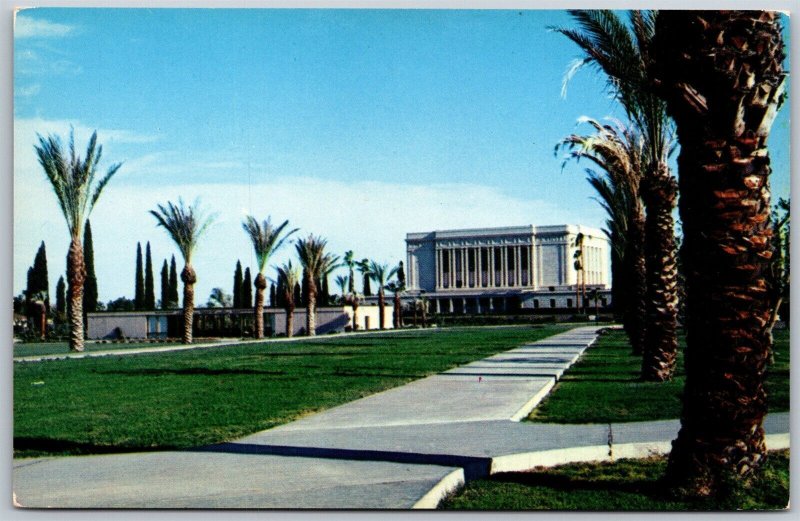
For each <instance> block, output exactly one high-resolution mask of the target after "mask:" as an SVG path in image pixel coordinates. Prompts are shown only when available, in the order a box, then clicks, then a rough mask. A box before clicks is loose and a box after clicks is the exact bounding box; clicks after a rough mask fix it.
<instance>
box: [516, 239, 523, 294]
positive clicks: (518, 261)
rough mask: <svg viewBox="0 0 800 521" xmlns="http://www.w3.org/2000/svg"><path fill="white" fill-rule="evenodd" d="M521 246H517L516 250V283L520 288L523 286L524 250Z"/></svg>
mask: <svg viewBox="0 0 800 521" xmlns="http://www.w3.org/2000/svg"><path fill="white" fill-rule="evenodd" d="M521 248H522V247H521V246H517V247H516V248H514V275H515V277H514V280H515V281H516V286H517V287H519V286H521V285H522V250H521Z"/></svg>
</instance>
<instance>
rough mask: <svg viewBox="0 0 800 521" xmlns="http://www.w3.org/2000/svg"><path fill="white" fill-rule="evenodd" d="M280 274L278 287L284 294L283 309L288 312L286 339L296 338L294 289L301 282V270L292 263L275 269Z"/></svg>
mask: <svg viewBox="0 0 800 521" xmlns="http://www.w3.org/2000/svg"><path fill="white" fill-rule="evenodd" d="M275 269H276V270H277V272H278V280H277V283H276V286H278V288H279V291H282V292H283V307H284V309H285V310H286V337H287V338H291V337H292V336H294V309H295V300H294V287H295V286H297V284H298V283H299V282H300V268H299V267H297V266H292V261H289V262H287V263H286V264H284V265H283V266H279V267H277V268H275Z"/></svg>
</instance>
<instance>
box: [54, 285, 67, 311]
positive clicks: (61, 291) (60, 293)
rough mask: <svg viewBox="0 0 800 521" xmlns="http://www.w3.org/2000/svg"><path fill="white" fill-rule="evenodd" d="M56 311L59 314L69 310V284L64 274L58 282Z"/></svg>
mask: <svg viewBox="0 0 800 521" xmlns="http://www.w3.org/2000/svg"><path fill="white" fill-rule="evenodd" d="M56 311H57V312H58V313H59V315H63V314H65V313H66V312H67V285H66V283H65V282H64V277H63V276H62V277H59V278H58V283H57V284H56Z"/></svg>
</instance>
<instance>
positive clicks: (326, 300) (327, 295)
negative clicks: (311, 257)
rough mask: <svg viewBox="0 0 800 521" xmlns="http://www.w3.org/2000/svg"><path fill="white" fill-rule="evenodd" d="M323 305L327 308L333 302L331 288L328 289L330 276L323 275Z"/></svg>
mask: <svg viewBox="0 0 800 521" xmlns="http://www.w3.org/2000/svg"><path fill="white" fill-rule="evenodd" d="M321 287H322V305H323V306H327V305H328V304H329V303H330V300H331V293H330V288H329V287H328V275H327V274H323V275H322V285H321Z"/></svg>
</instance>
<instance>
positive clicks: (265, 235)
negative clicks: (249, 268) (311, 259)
mask: <svg viewBox="0 0 800 521" xmlns="http://www.w3.org/2000/svg"><path fill="white" fill-rule="evenodd" d="M288 225H289V221H283V222H282V223H281V224H280V225H278V226H273V225H272V222H271V221H270V218H269V217H267V218H266V219H264V221H262V222H260V223H259V222H258V220H256V218H255V217H253V216H251V215H248V216H247V217H246V218H245V220H244V222H243V223H242V228H244V231H245V232H247V236H248V237H249V238H250V241H251V242H252V243H253V249H254V250H255V253H256V263H257V264H258V275H256V278H255V280H254V281H253V286H255V288H256V303H255V306H254V308H253V313H254V315H255V322H256V324H255V332H254V333H255V337H256V338H264V290H265V289H266V288H267V278H266V277H265V276H264V272H265V271H266V269H267V264H268V263H269V258H270V256H271V255H272V254H273V253H275V252H276V251H278V250H279V249H280V248H281V246H283V243H284V242H285V241H286V239H288V238H289V237H290V236H291V235H292V234H293V233H294V232H296V231H297V228H295V229H294V230H290V231H288V232H286V233H284V229H285V228H286V227H287V226H288Z"/></svg>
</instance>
